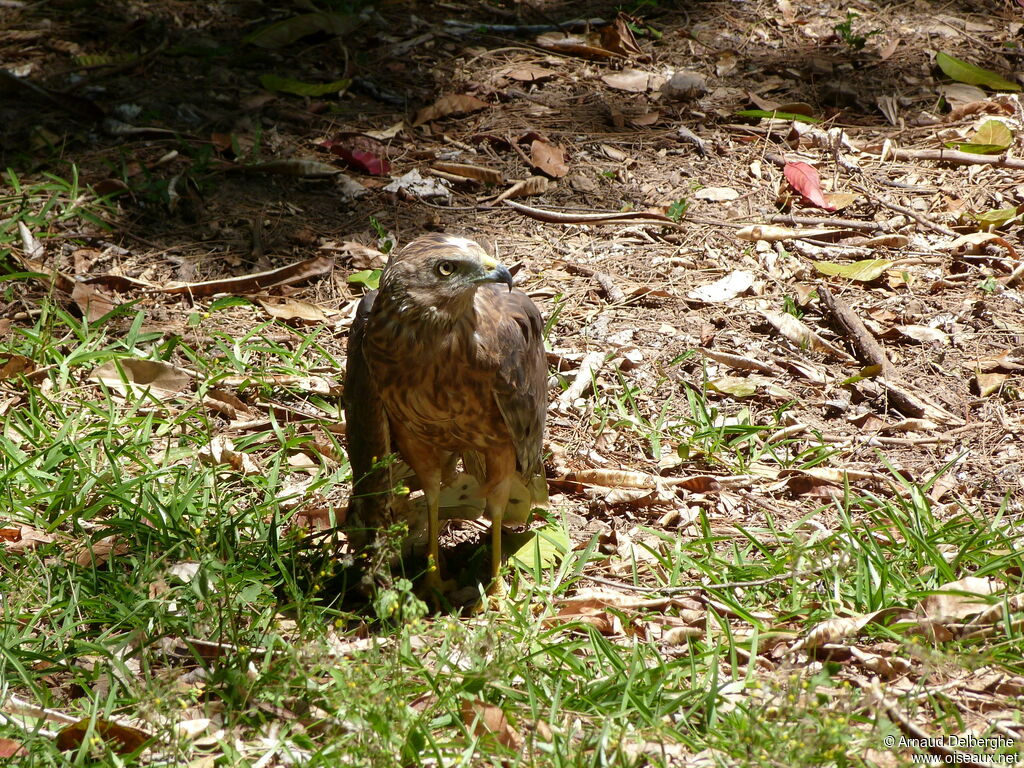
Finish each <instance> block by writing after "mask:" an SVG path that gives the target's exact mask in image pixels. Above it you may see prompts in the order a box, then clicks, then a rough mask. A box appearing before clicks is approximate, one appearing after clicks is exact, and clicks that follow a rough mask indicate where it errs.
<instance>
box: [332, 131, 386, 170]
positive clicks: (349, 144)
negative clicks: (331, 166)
mask: <svg viewBox="0 0 1024 768" xmlns="http://www.w3.org/2000/svg"><path fill="white" fill-rule="evenodd" d="M320 148H321V149H326V150H327V151H328V152H330V153H331V154H332V155H337V156H338V157H340V158H341V159H342V160H343V161H344V162H345V165H347V166H348V167H349V168H352V169H353V170H356V171H362V172H363V173H367V174H369V175H370V176H385V175H387V173H388V172H389V171H390V170H391V165H390V163H388V161H387V159H386V158H385V153H386V152H387V148H386V147H385V146H384V145H383V144H382V143H381V142H379V141H377V140H376V139H374V138H371V137H369V136H364V135H363V134H359V133H343V134H340V135H339V136H338V137H337V138H336V139H327V140H326V141H322V142H320Z"/></svg>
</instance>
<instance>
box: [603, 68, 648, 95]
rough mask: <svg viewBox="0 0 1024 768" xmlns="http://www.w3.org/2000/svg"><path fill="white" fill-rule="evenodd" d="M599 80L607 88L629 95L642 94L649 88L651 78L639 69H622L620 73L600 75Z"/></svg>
mask: <svg viewBox="0 0 1024 768" xmlns="http://www.w3.org/2000/svg"><path fill="white" fill-rule="evenodd" d="M601 80H603V81H604V83H605V84H606V85H607V86H608V87H609V88H614V89H615V90H617V91H628V92H629V93H644V92H645V91H647V90H648V88H649V87H650V82H651V76H650V75H649V74H648V73H647V72H641V71H640V70H639V69H624V70H622V71H621V72H613V73H611V74H607V75H602V76H601Z"/></svg>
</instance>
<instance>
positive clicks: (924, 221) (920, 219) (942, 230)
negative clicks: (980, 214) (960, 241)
mask: <svg viewBox="0 0 1024 768" xmlns="http://www.w3.org/2000/svg"><path fill="white" fill-rule="evenodd" d="M853 188H854V189H855V190H857V191H858V192H860V193H861V194H862V195H867V196H868V197H869V198H871V199H872V200H874V201H875V202H876V203H878V204H879V205H881V206H884V207H886V208H888V209H889V210H890V211H896V213H902V214H903V215H904V216H909V217H910V218H912V219H913V220H914V221H916V222H917V223H918V224H920V225H921V226H923V227H927V228H928V229H931V230H934V231H935V232H938V233H939V234H942V235H946V236H948V237H956V236H957V233H956V232H954V231H953V230H952V229H950V228H949V227H944V226H943V225H941V224H936V223H935V222H934V221H932V220H931V219H929V218H927V217H925V216H922V215H921V214H920V213H918V212H917V211H915V210H913V209H911V208H907V207H906V206H903V205H897V204H896V203H892V202H889V201H888V200H886V199H884V198H882V197H879V196H878V195H876V194H875V193H874V192H869V191H868V190H867V189H865V188H864V187H859V186H856V185H854V187H853Z"/></svg>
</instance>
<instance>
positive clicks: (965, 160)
mask: <svg viewBox="0 0 1024 768" xmlns="http://www.w3.org/2000/svg"><path fill="white" fill-rule="evenodd" d="M864 154H872V153H870V152H865V153H864ZM875 157H878V158H880V159H881V160H888V159H889V158H892V159H893V160H936V161H938V162H942V163H957V164H959V165H991V166H993V167H996V168H1018V169H1021V170H1024V160H1022V159H1020V158H1016V157H1010V156H1009V155H1006V154H1003V155H974V154H971V153H970V152H961V151H959V150H957V149H885V150H883V151H882V152H879V153H878V154H876V155H875Z"/></svg>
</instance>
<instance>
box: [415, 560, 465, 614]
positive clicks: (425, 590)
mask: <svg viewBox="0 0 1024 768" xmlns="http://www.w3.org/2000/svg"><path fill="white" fill-rule="evenodd" d="M456 587H458V584H457V583H456V582H455V580H454V579H442V578H441V572H440V571H438V570H437V569H436V568H432V569H431V570H429V571H427V575H426V576H424V577H423V582H422V583H421V584H420V587H419V589H417V590H416V595H417V597H419V598H420V599H421V600H423V601H426V602H428V603H429V604H430V605H431V606H433V608H434V610H435V611H440V610H441V609H442V608H443V607H444V606H443V605H442V601H443V600H444V598H445V596H446V595H447V594H448V593H449V592H453V591H454V590H455V588H456Z"/></svg>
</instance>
